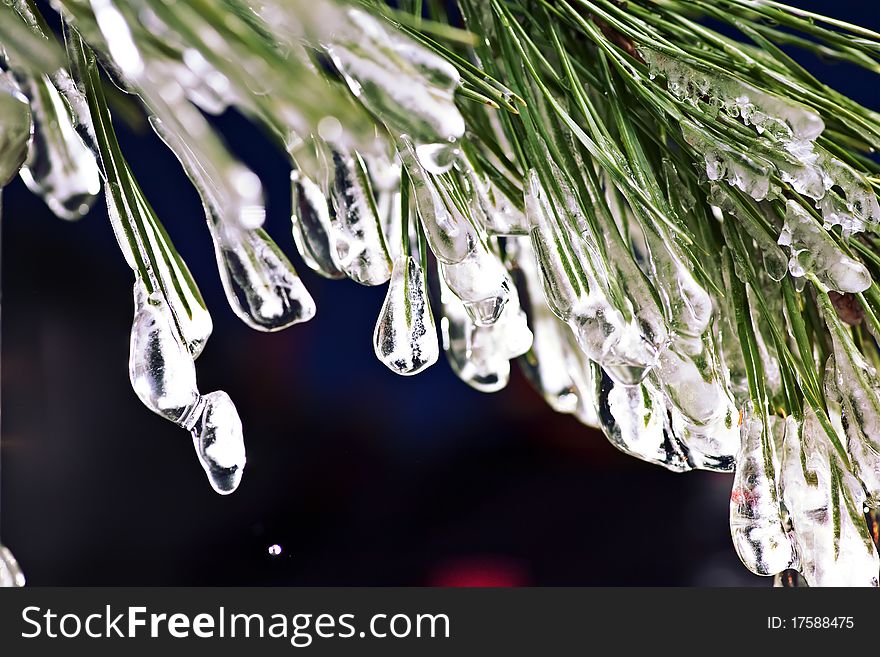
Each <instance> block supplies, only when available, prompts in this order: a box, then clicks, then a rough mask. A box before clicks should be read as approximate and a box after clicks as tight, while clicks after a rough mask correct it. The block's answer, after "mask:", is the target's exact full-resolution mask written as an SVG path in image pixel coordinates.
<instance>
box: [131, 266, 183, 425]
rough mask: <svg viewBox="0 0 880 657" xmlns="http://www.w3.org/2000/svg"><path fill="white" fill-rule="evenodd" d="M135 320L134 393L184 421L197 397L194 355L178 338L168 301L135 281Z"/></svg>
mask: <svg viewBox="0 0 880 657" xmlns="http://www.w3.org/2000/svg"><path fill="white" fill-rule="evenodd" d="M134 306H135V312H134V322H133V324H132V327H131V345H130V351H129V361H128V371H129V377H130V379H131V385H132V388H134V391H135V393H136V394H137V396H138V397H139V398H140V400H141V401H142V402H143V403H144V405H145V406H146V407H147V408H149V409H150V410H151V411H153V412H154V413H157V414H159V415H161V416H162V417H164V418H166V419H168V420H171V421H172V422H174V423H176V424H181V425H186V423H187V420H188V415H189V414H190V412H191V411H192V410H193V409H194V407H195V405H196V404H197V402H198V400H199V393H198V389H197V388H196V369H195V365H194V364H193V357H192V355H191V354H190V352H189V350H188V349H187V348H186V346H185V345H184V344H183V342H182V341H181V339H180V335H179V333H178V331H177V329H176V328H175V326H174V320H173V317H172V315H171V312H170V310H169V308H168V305H167V304H166V303H165V301H164V299H163V298H162V297H161V295H159V294H152V295H148V293H147V288H146V286H145V284H144V282H143V281H142V280H141V279H140V277H137V278H136V280H135V283H134Z"/></svg>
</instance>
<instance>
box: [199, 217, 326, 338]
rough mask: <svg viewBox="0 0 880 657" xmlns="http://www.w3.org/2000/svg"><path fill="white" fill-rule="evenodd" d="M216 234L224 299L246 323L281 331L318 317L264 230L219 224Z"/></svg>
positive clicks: (259, 327) (289, 264) (289, 266)
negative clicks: (224, 292) (226, 299)
mask: <svg viewBox="0 0 880 657" xmlns="http://www.w3.org/2000/svg"><path fill="white" fill-rule="evenodd" d="M212 232H213V233H214V235H215V251H216V253H217V261H218V262H219V263H220V264H221V267H220V278H221V280H222V281H223V287H224V289H225V290H226V296H227V298H228V299H229V302H230V305H231V306H232V310H234V311H235V314H236V315H238V317H239V318H240V319H241V320H242V321H243V322H245V323H246V324H247V325H248V326H250V327H251V328H255V329H257V330H260V331H279V330H281V329H283V328H286V327H288V326H292V325H293V324H299V323H300V322H307V321H309V320H310V319H312V317H314V316H315V302H314V300H313V299H312V296H311V295H310V294H309V291H308V290H307V289H306V288H305V285H303V282H302V280H301V279H300V277H299V276H298V275H297V273H296V270H295V269H294V267H293V265H292V264H291V263H290V260H288V259H287V256H285V255H284V253H283V252H282V251H281V249H279V248H278V246H277V245H276V244H275V242H273V241H272V240H271V238H270V237H269V236H268V235H267V234H266V233H265V232H264V231H263V229H262V228H258V229H256V230H246V229H239V228H235V227H232V226H223V225H222V224H217V225H216V226H215V229H214V231H212Z"/></svg>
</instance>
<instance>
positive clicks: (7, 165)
mask: <svg viewBox="0 0 880 657" xmlns="http://www.w3.org/2000/svg"><path fill="white" fill-rule="evenodd" d="M32 132H33V124H32V122H31V110H30V106H29V105H28V100H27V98H26V97H25V95H24V94H23V93H21V91H20V90H19V88H18V85H17V84H16V83H15V80H13V79H12V76H11V75H10V74H9V73H6V72H4V71H0V187H3V186H4V185H6V184H7V183H8V182H9V181H10V180H12V179H13V178H14V177H15V174H17V173H18V170H19V169H20V168H21V165H22V164H24V161H25V159H26V158H27V155H28V145H29V144H30V141H31V134H32Z"/></svg>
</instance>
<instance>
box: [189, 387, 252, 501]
mask: <svg viewBox="0 0 880 657" xmlns="http://www.w3.org/2000/svg"><path fill="white" fill-rule="evenodd" d="M199 412H200V414H199V416H198V417H197V418H196V419H195V423H194V424H193V425H192V430H191V431H192V436H193V444H194V445H195V448H196V454H198V457H199V462H200V463H201V464H202V467H203V468H204V469H205V473H206V474H207V475H208V481H210V483H211V487H212V488H213V489H214V490H215V491H217V492H218V493H220V494H221V495H228V494H229V493H232V492H233V491H235V489H236V488H238V485H239V483H241V476H242V473H243V471H244V466H245V462H246V461H247V458H246V455H245V448H244V434H243V432H242V427H241V419H239V417H238V411H237V410H236V408H235V405H234V404H233V403H232V400H231V399H230V398H229V395H227V394H226V393H225V392H223V391H222V390H219V391H216V392H209V393H208V394H207V395H205V396H204V397H202V398H201V402H200V404H199Z"/></svg>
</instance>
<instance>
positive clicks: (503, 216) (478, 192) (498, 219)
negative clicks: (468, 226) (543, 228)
mask: <svg viewBox="0 0 880 657" xmlns="http://www.w3.org/2000/svg"><path fill="white" fill-rule="evenodd" d="M459 162H460V163H461V166H462V167H463V168H464V172H465V175H466V176H467V179H468V181H469V182H470V185H471V188H472V192H473V194H474V196H475V197H476V200H477V203H478V205H479V207H480V210H481V213H480V218H481V219H482V220H483V222H484V228H485V229H486V230H487V231H488V232H489V233H490V234H492V235H528V234H529V231H530V229H531V226H530V225H529V220H528V218H526V215H525V213H524V212H523V211H522V210H520V209H519V208H517V207H516V205H515V204H514V202H513V201H512V200H510V199H509V198H507V197H506V196H505V195H504V194H503V193H502V192H501V190H500V189H498V188H497V187H496V186H495V185H493V184H492V181H491V180H490V178H489V176H488V175H487V174H485V173H482V172H480V171H479V170H478V167H477V166H476V165H475V164H474V163H473V162H472V161H471V160H470V159H469V158H467V157H463V158H461V159H460V160H459Z"/></svg>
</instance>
